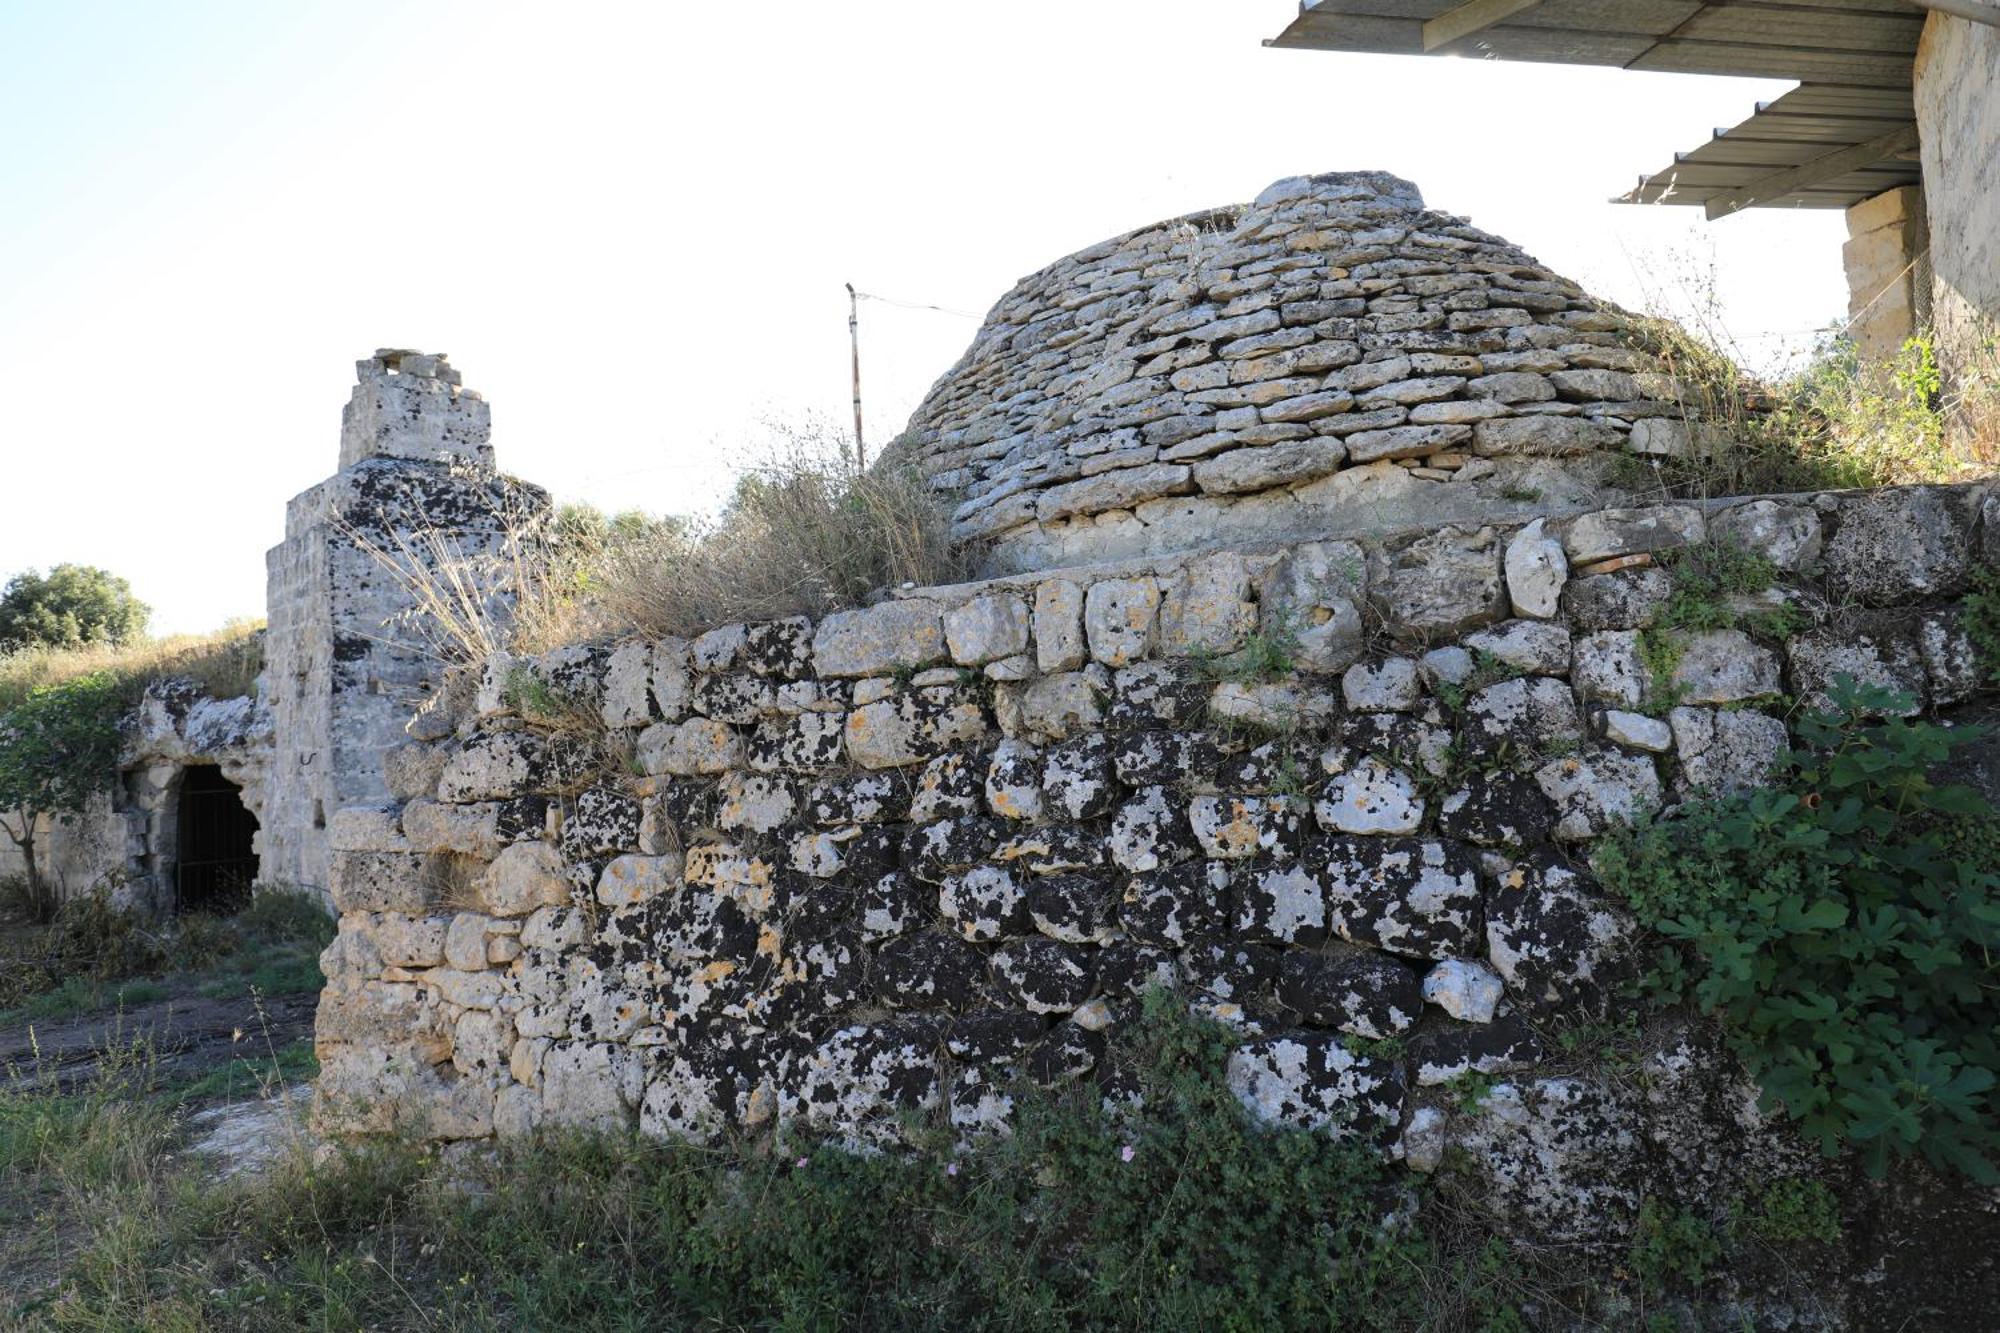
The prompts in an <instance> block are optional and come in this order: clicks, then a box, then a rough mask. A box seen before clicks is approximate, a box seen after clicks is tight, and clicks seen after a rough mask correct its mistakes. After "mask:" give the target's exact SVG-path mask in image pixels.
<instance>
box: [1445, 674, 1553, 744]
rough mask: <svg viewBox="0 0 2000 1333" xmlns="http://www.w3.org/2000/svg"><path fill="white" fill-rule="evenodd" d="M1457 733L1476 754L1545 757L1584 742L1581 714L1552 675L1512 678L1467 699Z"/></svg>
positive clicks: (1490, 686)
mask: <svg viewBox="0 0 2000 1333" xmlns="http://www.w3.org/2000/svg"><path fill="white" fill-rule="evenodd" d="M1460 735H1461V738H1462V739H1463V741H1464V743H1465V746H1466V749H1467V750H1468V751H1470V752H1471V753H1473V754H1476V755H1494V756H1502V755H1506V756H1522V755H1533V754H1536V753H1546V752H1547V751H1548V750H1550V749H1554V748H1560V747H1564V746H1571V745H1575V744H1576V743H1577V742H1578V741H1581V740H1582V739H1583V715H1582V714H1581V713H1579V712H1578V711H1577V706H1576V696H1575V695H1574V694H1572V693H1571V691H1570V687H1569V686H1568V685H1567V684H1565V683H1564V682H1563V681H1561V680H1558V679H1556V678H1555V677H1553V676H1516V677H1515V678H1514V679H1512V680H1503V681H1501V682H1500V683H1499V684H1497V685H1489V686H1487V687H1486V688H1485V689H1483V690H1481V691H1479V692H1478V693H1477V694H1475V695H1473V696H1472V697H1471V698H1470V699H1467V700H1466V702H1465V715H1464V724H1463V728H1462V730H1461V732H1460Z"/></svg>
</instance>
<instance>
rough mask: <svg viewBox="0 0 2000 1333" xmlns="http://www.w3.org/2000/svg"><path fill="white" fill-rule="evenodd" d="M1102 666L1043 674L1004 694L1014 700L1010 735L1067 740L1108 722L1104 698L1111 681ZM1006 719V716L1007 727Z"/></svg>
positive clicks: (1045, 739)
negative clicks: (1086, 669)
mask: <svg viewBox="0 0 2000 1333" xmlns="http://www.w3.org/2000/svg"><path fill="white" fill-rule="evenodd" d="M1103 671H1104V669H1103V668H1102V667H1092V668H1091V669H1090V670H1088V671H1064V672H1059V673H1057V674H1055V675H1050V676H1043V677H1041V678H1040V679H1039V680H1032V681H1029V682H1028V683H1027V684H1026V685H1025V686H1020V687H1017V690H1018V692H1017V693H1013V694H1011V695H1002V696H1001V697H1002V699H1003V700H1004V699H1007V698H1009V697H1011V698H1013V699H1014V701H1015V702H1014V705H1013V707H1014V713H1013V717H1012V723H1013V725H1012V726H1010V727H1006V730H1007V731H1008V734H1009V735H1018V736H1022V737H1025V738H1026V739H1028V740H1033V741H1049V742H1053V741H1063V740H1068V739H1069V738H1070V737H1071V736H1075V735H1079V734H1081V733H1083V732H1086V731H1091V730H1094V729H1095V728H1097V727H1098V726H1100V725H1101V724H1102V723H1103V721H1104V698H1105V696H1106V695H1107V694H1108V693H1109V692H1110V681H1109V679H1108V677H1107V676H1106V675H1105V674H1103ZM1005 722H1006V720H1005V719H1003V726H1005Z"/></svg>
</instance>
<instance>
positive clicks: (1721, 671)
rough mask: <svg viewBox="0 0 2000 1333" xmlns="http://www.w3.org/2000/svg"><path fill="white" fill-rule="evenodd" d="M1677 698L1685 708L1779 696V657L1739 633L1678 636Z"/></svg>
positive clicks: (1720, 632) (1675, 681) (1728, 631)
mask: <svg viewBox="0 0 2000 1333" xmlns="http://www.w3.org/2000/svg"><path fill="white" fill-rule="evenodd" d="M1680 649H1681V652H1680V660H1679V662H1678V663H1676V664H1675V666H1674V685H1675V687H1676V697H1677V698H1679V699H1680V701H1681V702H1683V703H1688V704H1728V703H1741V702H1742V701H1744V700H1746V699H1761V698H1765V697H1768V696H1771V695H1776V694H1778V693H1780V692H1781V691H1782V689H1783V684H1782V682H1781V681H1780V679H1779V673H1778V656H1777V654H1776V653H1773V652H1772V651H1771V650H1770V649H1768V648H1765V647H1763V646H1761V645H1760V644H1758V643H1757V642H1756V641H1755V640H1753V639H1752V638H1751V637H1750V636H1749V635H1747V634H1745V633H1744V632H1743V631H1742V630H1734V629H1730V630H1710V631H1708V632H1706V633H1702V634H1684V635H1681V636H1680Z"/></svg>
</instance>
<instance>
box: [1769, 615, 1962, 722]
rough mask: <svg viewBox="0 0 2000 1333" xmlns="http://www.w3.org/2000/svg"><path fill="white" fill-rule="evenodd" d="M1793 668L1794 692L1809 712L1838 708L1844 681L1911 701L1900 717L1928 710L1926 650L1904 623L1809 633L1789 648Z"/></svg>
mask: <svg viewBox="0 0 2000 1333" xmlns="http://www.w3.org/2000/svg"><path fill="white" fill-rule="evenodd" d="M1785 656H1786V657H1787V658H1788V659H1789V661H1790V663H1791V668H1792V692H1793V693H1794V694H1796V695H1797V696H1798V697H1799V699H1800V701H1801V702H1803V703H1804V704H1805V706H1806V707H1808V708H1812V709H1818V710H1821V711H1825V710H1829V709H1831V708H1832V707H1833V696H1832V690H1833V688H1834V684H1835V682H1836V681H1838V680H1839V679H1840V678H1841V677H1842V676H1848V677H1852V678H1853V680H1854V681H1855V682H1856V683H1857V684H1861V685H1878V686H1881V687H1882V688H1884V689H1889V690H1895V691H1897V692H1899V693H1901V694H1903V695H1906V696H1908V702H1907V704H1906V705H1905V706H1904V707H1902V708H1899V709H1896V710H1894V711H1895V712H1896V713H1897V715H1899V716H1903V717H1909V716H1913V715H1915V714H1916V713H1917V712H1918V711H1920V710H1921V709H1922V708H1923V706H1924V701H1925V697H1926V691H1927V686H1928V676H1927V675H1926V673H1925V670H1924V658H1923V650H1922V649H1921V648H1919V647H1918V645H1917V640H1916V635H1915V634H1914V633H1913V632H1912V627H1911V626H1909V625H1907V624H1903V623H1899V622H1883V623H1877V624H1849V625H1839V626H1829V627H1826V628H1822V629H1816V630H1809V631H1807V632H1806V633H1804V634H1800V635H1796V636H1794V637H1793V638H1792V639H1790V640H1789V641H1788V642H1787V643H1786V644H1785Z"/></svg>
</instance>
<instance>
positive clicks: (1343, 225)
mask: <svg viewBox="0 0 2000 1333" xmlns="http://www.w3.org/2000/svg"><path fill="white" fill-rule="evenodd" d="M1624 325H1625V320H1624V318H1623V317H1622V316H1621V315H1620V314H1619V313H1618V312H1616V311H1614V310H1610V309H1607V308H1605V307H1604V306H1602V305H1601V304H1600V303H1598V302H1596V301H1594V300H1593V299H1591V297H1590V296H1589V295H1587V294H1586V293H1585V292H1584V291H1583V290H1582V289H1581V288H1579V287H1578V286H1577V285H1576V284H1575V283H1573V282H1570V281H1568V280H1567V279H1564V278H1561V277H1558V276H1557V275H1556V274H1554V273H1551V272H1549V271H1548V270H1547V269H1546V268H1544V267H1542V266H1541V265H1540V264H1539V263H1537V262H1536V261H1535V260H1534V259H1533V258H1532V257H1530V256H1529V255H1528V254H1526V253H1525V252H1523V251H1522V250H1520V249H1519V248H1518V247H1516V246H1513V245H1511V244H1509V243H1508V242H1506V241H1504V240H1502V239H1501V238H1499V237H1497V236H1493V235H1490V234H1488V233H1486V232H1483V231H1480V230H1479V229H1478V228H1476V227H1473V226H1471V225H1469V224H1468V223H1467V222H1466V221H1465V220H1464V219H1462V218H1457V217H1452V216H1449V215H1446V214H1442V213H1437V212H1434V211H1430V210H1427V209H1426V208H1425V207H1424V203H1423V198H1422V196H1421V194H1420V193H1419V192H1418V190H1417V188H1416V187H1415V186H1414V185H1412V184H1410V183H1409V182H1408V181H1404V180H1400V179H1398V178H1396V177H1394V176H1390V175H1387V174H1384V173H1381V172H1349V173H1334V174H1328V175H1320V176H1311V177H1294V178H1291V179H1288V180H1283V181H1279V182H1277V183H1276V184H1274V185H1272V186H1271V187H1270V188H1268V189H1267V190H1265V191H1264V192H1263V193H1262V194H1261V195H1259V196H1258V198H1257V200H1256V202H1255V203H1253V204H1251V205H1250V206H1248V207H1247V208H1242V209H1233V210H1221V211H1215V212H1209V213H1203V214H1197V215H1195V216H1192V217H1187V218H1180V219H1176V220H1173V221H1169V222H1164V223H1160V224H1158V225H1156V226H1153V227H1147V228H1144V229H1141V230H1139V231H1134V232H1130V233H1127V234H1126V235H1123V236H1119V237H1115V238H1113V239H1111V240H1108V241H1105V242H1103V243H1102V244H1099V245H1096V246H1093V247H1091V248H1090V249H1088V250H1084V251H1082V252H1080V253H1078V254H1075V255H1071V256H1070V257H1068V258H1066V259H1063V260H1061V261H1059V262H1057V263H1055V264H1053V265H1051V266H1049V267H1048V268H1046V269H1043V270H1042V271H1040V272H1038V273H1036V274H1033V275H1032V276H1030V277H1028V278H1025V279H1023V280H1022V281H1021V282H1020V283H1019V284H1017V285H1016V286H1015V288H1014V290H1013V291H1011V292H1009V293H1008V294H1007V295H1006V296H1004V297H1002V298H1001V300H1000V302H999V303H998V304H997V305H996V306H995V307H994V308H993V310H992V312H991V313H990V314H989V315H988V316H987V319H986V323H985V325H984V327H983V328H982V329H981V330H980V332H979V334H978V336H977V337H976V338H975V340H974V341H973V344H972V346H971V347H970V348H969V349H968V350H967V351H966V353H965V355H964V357H963V358H962V359H961V360H960V361H959V363H958V364H957V365H956V366H954V367H953V368H952V369H951V370H950V371H949V372H947V373H946V374H945V375H944V377H943V378H941V379H940V380H939V381H938V383H937V384H936V385H935V386H934V387H933V388H932V389H931V391H930V394H929V395H928V396H927V397H926V399H925V400H924V402H923V404H922V405H921V406H920V407H919V408H918V409H917V411H916V414H915V415H914V416H913V417H912V418H911V421H910V426H909V430H908V433H907V438H906V441H905V443H906V446H907V447H909V448H911V449H912V450H913V451H914V454H915V457H916V458H917V459H918V460H919V462H920V465H921V467H922V468H923V470H924V472H925V475H926V476H928V477H929V478H930V479H931V481H932V482H933V484H935V485H936V486H937V487H938V488H939V489H941V490H945V491H948V492H951V493H952V494H953V495H955V496H956V497H958V502H957V509H956V512H955V514H954V528H953V531H954V534H955V535H956V536H957V537H958V538H959V539H961V540H972V539H977V538H990V539H993V540H994V542H995V543H996V546H995V562H996V565H997V566H999V567H1002V568H1008V569H1040V568H1052V567H1055V566H1059V565H1066V564H1077V563H1082V562H1086V561H1090V560H1097V559H1105V558H1112V557H1118V556H1124V555H1133V554H1138V553H1141V552H1152V551H1164V550H1179V549H1190V548H1193V547H1196V546H1203V545H1213V544H1220V543H1224V542H1230V541H1244V540H1269V539H1272V538H1274V537H1278V536H1286V535H1299V534H1308V533H1317V532H1327V531H1336V532H1344V533H1345V532H1357V531H1386V530H1393V529H1396V528H1400V527H1408V526H1414V525H1418V524H1432V523H1437V522H1442V521H1449V520H1463V519H1473V518H1487V517H1495V518H1498V517H1507V516H1528V515H1531V514H1534V513H1551V512H1563V511H1568V510H1576V509H1584V508H1593V507H1597V506H1598V505H1601V504H1603V503H1605V502H1606V496H1607V492H1606V487H1605V485H1604V474H1605V468H1604V466H1603V461H1604V459H1605V458H1606V457H1607V456H1609V455H1614V454H1616V453H1618V452H1621V451H1631V452H1637V453H1641V454H1653V455H1657V454H1667V453H1677V452H1681V451H1683V450H1685V449H1687V448H1688V447H1689V446H1690V431H1689V424H1688V421H1689V416H1690V412H1689V409H1688V407H1687V406H1686V405H1685V404H1684V403H1683V402H1682V399H1683V397H1684V396H1685V395H1684V390H1683V388H1682V386H1681V385H1679V384H1677V383H1676V382H1675V381H1674V380H1673V379H1672V378H1671V377H1668V376H1666V375H1663V374H1661V373H1659V371H1658V368H1657V366H1656V365H1655V364H1654V363H1653V362H1652V361H1651V360H1649V359H1648V358H1647V357H1645V356H1644V355H1642V354H1640V353H1639V352H1637V351H1635V350H1633V349H1632V348H1631V347H1630V346H1628V345H1627V343H1626V340H1625V338H1624V336H1623V334H1622V333H1621V332H1620V330H1621V329H1622V328H1623V327H1624Z"/></svg>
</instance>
